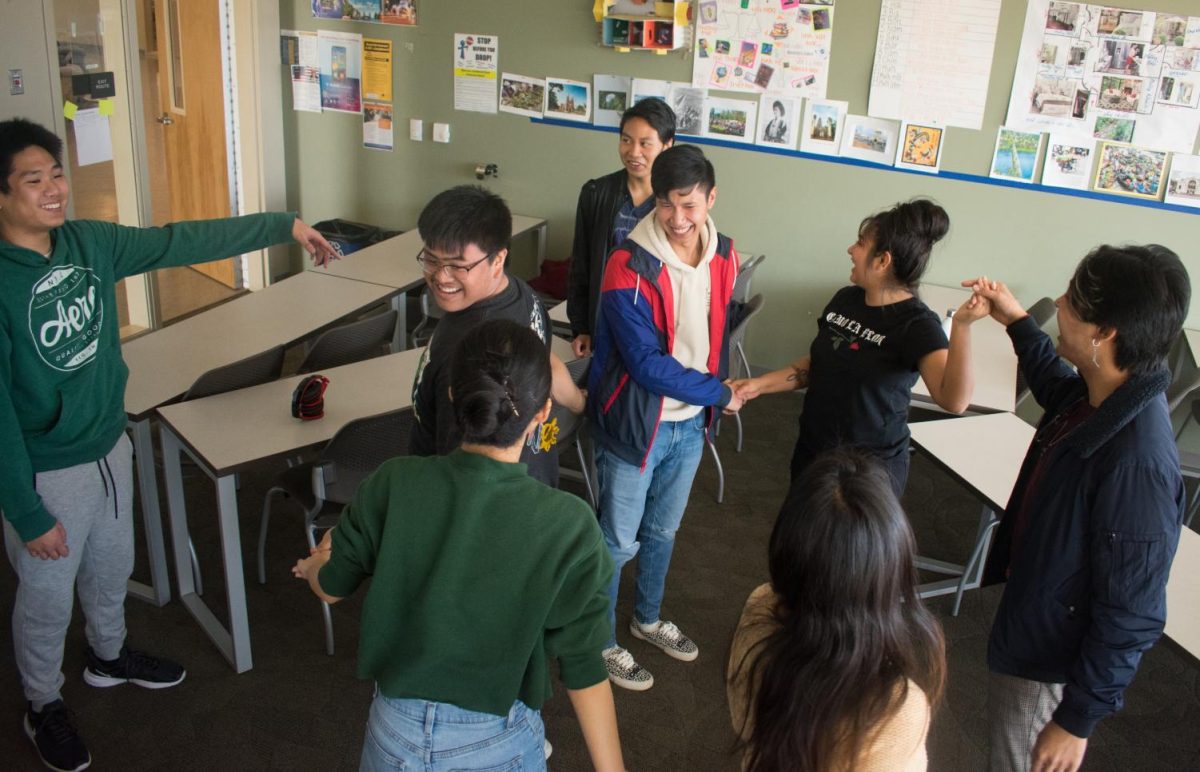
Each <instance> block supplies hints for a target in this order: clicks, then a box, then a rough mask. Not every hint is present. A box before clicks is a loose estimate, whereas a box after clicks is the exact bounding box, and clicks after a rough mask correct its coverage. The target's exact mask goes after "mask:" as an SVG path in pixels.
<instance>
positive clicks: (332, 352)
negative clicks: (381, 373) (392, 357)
mask: <svg viewBox="0 0 1200 772" xmlns="http://www.w3.org/2000/svg"><path fill="white" fill-rule="evenodd" d="M399 316H400V314H399V312H398V311H396V309H394V308H393V309H391V310H390V311H388V312H387V313H383V314H377V315H375V316H370V317H367V318H366V319H360V320H359V321H357V322H350V323H349V324H343V325H342V326H341V327H335V328H333V329H332V330H327V331H326V332H324V333H322V334H321V337H319V338H317V340H316V342H315V343H313V344H312V348H310V349H309V350H308V353H307V354H305V355H304V361H303V362H301V363H300V369H299V370H298V371H297V372H301V373H313V372H316V371H318V370H325V369H328V368H330V367H340V366H342V365H348V364H350V363H351V362H361V361H362V360H364V359H371V358H373V357H377V356H379V355H381V354H383V353H385V351H386V350H387V346H388V345H389V344H390V343H391V342H392V336H393V335H395V333H396V319H397V318H398V317H399Z"/></svg>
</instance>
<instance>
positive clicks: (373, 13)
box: [342, 0, 380, 22]
mask: <svg viewBox="0 0 1200 772" xmlns="http://www.w3.org/2000/svg"><path fill="white" fill-rule="evenodd" d="M379 5H380V3H379V0H342V18H343V19H344V20H346V21H366V22H378V21H379V10H380V9H379Z"/></svg>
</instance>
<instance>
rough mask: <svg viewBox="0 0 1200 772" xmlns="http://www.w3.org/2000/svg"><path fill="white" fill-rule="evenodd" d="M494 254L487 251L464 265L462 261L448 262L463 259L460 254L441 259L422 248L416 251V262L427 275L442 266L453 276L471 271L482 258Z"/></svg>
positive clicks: (487, 258) (432, 273) (491, 256)
mask: <svg viewBox="0 0 1200 772" xmlns="http://www.w3.org/2000/svg"><path fill="white" fill-rule="evenodd" d="M495 256H496V253H495V252H489V253H488V254H486V255H484V256H483V257H481V258H479V259H478V260H476V261H475V262H473V263H470V264H469V265H464V264H462V263H452V262H450V261H451V260H462V259H463V256H462V255H459V256H458V257H450V258H447V259H445V260H442V259H441V258H438V257H435V256H434V255H431V254H429V252H428V251H427V250H425V249H422V250H421V251H420V252H418V253H417V262H418V263H420V265H421V270H422V271H424V272H425V274H426V275H427V276H433V275H434V274H435V273H439V272H440V271H441V270H442V269H443V268H445V269H446V270H448V271H450V274H451V275H453V276H466V275H467V274H468V273H470V272H471V269H472V268H474V267H475V266H477V265H479V264H480V263H482V262H483V261H484V260H490V259H492V258H493V257H495Z"/></svg>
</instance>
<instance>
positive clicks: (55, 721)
mask: <svg viewBox="0 0 1200 772" xmlns="http://www.w3.org/2000/svg"><path fill="white" fill-rule="evenodd" d="M43 732H44V733H45V734H46V735H47V736H48V737H49V738H50V742H51V743H53V744H54V745H63V744H65V743H67V742H69V741H71V740H72V739H74V738H76V737H78V736H79V732H78V731H76V729H75V724H74V722H73V721H72V720H71V713H70V709H69V708H67V707H65V706H60V707H58V708H54V709H52V710H51V711H50V712H49V713H46V714H45V715H43V716H42V719H41V722H40V723H39V724H38V727H37V733H38V734H41V733H43Z"/></svg>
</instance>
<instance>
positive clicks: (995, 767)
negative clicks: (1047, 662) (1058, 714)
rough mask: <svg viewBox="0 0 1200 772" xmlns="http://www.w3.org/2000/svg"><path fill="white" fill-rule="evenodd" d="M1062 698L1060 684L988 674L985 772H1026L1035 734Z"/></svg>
mask: <svg viewBox="0 0 1200 772" xmlns="http://www.w3.org/2000/svg"><path fill="white" fill-rule="evenodd" d="M1062 699H1063V684H1047V683H1042V682H1041V681H1030V680H1028V679H1025V678H1017V677H1015V676H1010V675H1004V674H1002V673H994V672H989V673H988V733H989V736H988V772H1029V770H1030V769H1031V768H1032V767H1033V746H1034V744H1035V743H1037V738H1038V735H1040V734H1041V733H1042V730H1043V729H1045V728H1046V724H1048V723H1050V719H1051V718H1053V717H1054V711H1056V710H1058V705H1059V703H1061V702H1062Z"/></svg>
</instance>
